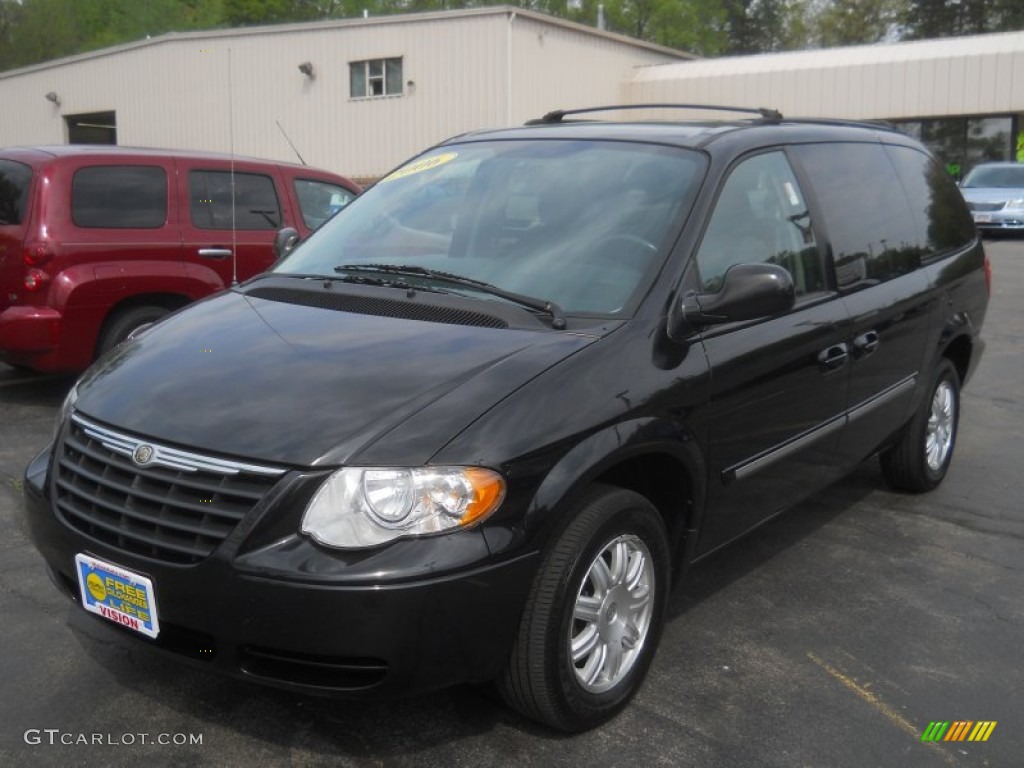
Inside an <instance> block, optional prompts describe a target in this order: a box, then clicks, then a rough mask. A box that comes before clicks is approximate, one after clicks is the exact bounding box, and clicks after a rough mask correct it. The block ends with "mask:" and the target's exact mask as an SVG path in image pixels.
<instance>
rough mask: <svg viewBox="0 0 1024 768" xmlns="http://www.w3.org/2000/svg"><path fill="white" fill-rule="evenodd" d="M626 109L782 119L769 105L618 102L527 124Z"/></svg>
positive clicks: (559, 111)
mask: <svg viewBox="0 0 1024 768" xmlns="http://www.w3.org/2000/svg"><path fill="white" fill-rule="evenodd" d="M626 109H708V110H713V111H715V112H742V113H744V114H749V115H760V116H761V117H762V118H763V119H765V120H782V113H781V112H779V110H777V109H771V108H769V107H756V108H754V107H721V106H715V105H713V104H620V105H618V106H608V107H583V108H581V109H556V110H555V111H554V112H548V113H547V114H546V115H544V117H541V118H535V119H533V120H527V121H526V124H527V125H546V124H551V123H560V122H562V118H564V117H566V116H567V115H580V114H585V113H588V112H618V111H620V110H626Z"/></svg>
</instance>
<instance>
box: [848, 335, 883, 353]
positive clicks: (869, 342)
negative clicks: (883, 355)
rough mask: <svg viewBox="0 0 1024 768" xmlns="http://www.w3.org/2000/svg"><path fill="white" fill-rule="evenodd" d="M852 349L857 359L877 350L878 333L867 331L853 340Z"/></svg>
mask: <svg viewBox="0 0 1024 768" xmlns="http://www.w3.org/2000/svg"><path fill="white" fill-rule="evenodd" d="M853 348H854V349H855V350H856V351H857V355H858V356H859V357H866V356H867V355H870V354H871V353H872V352H874V351H875V350H876V349H878V331H867V332H866V333H862V334H861V335H860V336H858V337H857V338H856V339H854V340H853Z"/></svg>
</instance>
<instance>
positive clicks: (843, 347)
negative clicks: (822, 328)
mask: <svg viewBox="0 0 1024 768" xmlns="http://www.w3.org/2000/svg"><path fill="white" fill-rule="evenodd" d="M849 357H850V347H849V346H848V345H847V344H846V343H845V342H843V343H841V344H833V345H832V346H831V347H827V348H826V349H823V350H821V352H819V353H818V365H820V366H821V367H822V368H823V369H825V370H826V371H835V370H838V369H840V368H842V367H843V366H844V365H846V361H847V359H849Z"/></svg>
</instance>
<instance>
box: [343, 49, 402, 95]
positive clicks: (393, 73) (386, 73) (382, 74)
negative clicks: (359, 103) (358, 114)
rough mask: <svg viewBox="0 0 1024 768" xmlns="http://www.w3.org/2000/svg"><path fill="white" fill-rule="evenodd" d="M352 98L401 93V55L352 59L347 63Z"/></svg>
mask: <svg viewBox="0 0 1024 768" xmlns="http://www.w3.org/2000/svg"><path fill="white" fill-rule="evenodd" d="M348 71H349V87H350V92H351V94H352V98H353V99H365V98H372V97H375V96H401V95H402V57H401V56H399V57H397V58H392V59H370V60H368V61H353V62H350V63H349V65H348Z"/></svg>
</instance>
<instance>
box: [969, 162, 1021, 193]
mask: <svg viewBox="0 0 1024 768" xmlns="http://www.w3.org/2000/svg"><path fill="white" fill-rule="evenodd" d="M963 186H965V187H990V188H998V189H1024V165H1017V166H1013V165H991V166H984V165H981V166H978V167H977V168H975V169H974V170H973V171H971V172H970V173H968V174H967V178H966V179H964V183H963Z"/></svg>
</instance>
